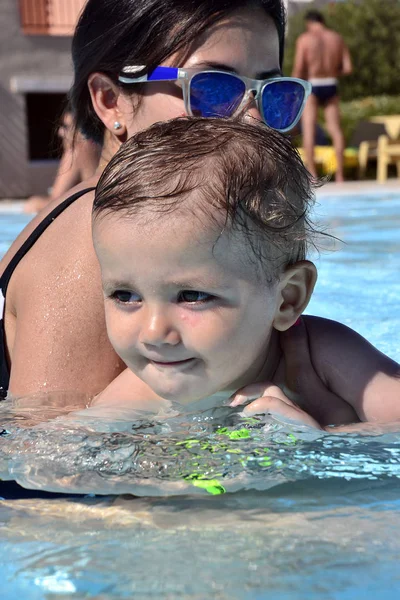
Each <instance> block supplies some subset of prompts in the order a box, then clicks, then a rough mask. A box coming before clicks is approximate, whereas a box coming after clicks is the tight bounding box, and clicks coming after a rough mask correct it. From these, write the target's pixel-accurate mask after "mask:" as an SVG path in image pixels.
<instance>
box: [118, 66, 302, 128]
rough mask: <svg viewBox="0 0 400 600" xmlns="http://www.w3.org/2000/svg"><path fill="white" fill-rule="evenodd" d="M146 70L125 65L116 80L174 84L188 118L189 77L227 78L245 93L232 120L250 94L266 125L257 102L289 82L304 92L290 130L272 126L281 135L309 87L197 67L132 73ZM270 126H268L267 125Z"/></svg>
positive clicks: (284, 79) (300, 111)
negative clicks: (240, 83) (270, 89)
mask: <svg viewBox="0 0 400 600" xmlns="http://www.w3.org/2000/svg"><path fill="white" fill-rule="evenodd" d="M144 69H146V67H145V66H143V65H142V66H135V65H131V66H126V67H124V68H123V69H122V72H121V74H120V75H119V77H118V81H119V82H120V83H124V84H128V85H129V84H134V83H152V82H158V83H159V82H161V81H176V82H177V83H178V84H179V85H180V86H181V88H182V94H183V102H184V105H185V110H186V113H187V114H188V115H190V116H193V112H192V109H191V104H190V86H191V81H192V79H193V77H194V76H195V75H197V74H199V73H204V74H207V73H220V74H222V75H231V76H233V77H236V78H237V79H240V80H241V81H243V83H244V84H245V86H246V91H245V93H244V95H243V99H242V101H241V102H240V104H239V106H238V107H237V109H236V110H235V111H234V113H233V114H232V115H231V116H232V117H233V116H234V115H236V114H237V113H239V112H240V111H241V110H242V109H243V108H244V106H245V105H246V103H247V102H248V101H249V99H250V97H251V94H254V96H253V98H254V100H255V102H256V104H257V108H258V111H259V113H260V115H261V117H262V120H263V122H264V123H265V124H266V125H268V123H267V122H266V120H265V116H264V110H263V106H262V103H261V98H262V94H263V91H264V90H265V88H267V87H268V86H270V85H272V84H274V83H275V82H283V81H289V82H293V83H298V84H300V85H301V86H302V88H303V89H304V98H303V102H302V105H301V108H300V109H299V112H298V115H297V117H296V119H295V120H294V121H293V123H291V125H290V127H286V128H284V129H277V128H275V127H272V129H276V130H277V131H280V132H281V133H286V132H288V131H290V130H291V129H293V128H294V127H295V126H296V125H297V123H298V122H299V120H300V118H301V115H302V113H303V110H304V106H305V104H306V102H307V98H308V97H309V95H310V94H311V91H312V85H311V83H310V82H309V81H305V80H304V79H298V78H296V77H271V78H269V79H251V78H250V77H244V76H242V75H238V74H237V73H232V72H231V71H222V70H219V69H200V68H187V69H185V68H177V67H156V68H155V69H154V70H153V71H152V72H151V73H150V74H149V73H146V74H145V75H142V76H139V77H138V76H137V75H136V74H137V73H138V72H140V71H143V70H144ZM268 127H270V125H268Z"/></svg>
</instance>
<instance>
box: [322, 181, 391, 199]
mask: <svg viewBox="0 0 400 600" xmlns="http://www.w3.org/2000/svg"><path fill="white" fill-rule="evenodd" d="M396 192H398V193H400V179H388V180H387V181H386V182H385V183H377V182H376V181H345V182H344V183H335V182H334V181H332V182H329V183H326V184H325V185H324V186H323V187H321V188H320V189H319V190H318V192H317V195H318V197H319V198H321V197H323V196H349V195H351V196H353V195H358V194H363V193H368V194H380V193H396Z"/></svg>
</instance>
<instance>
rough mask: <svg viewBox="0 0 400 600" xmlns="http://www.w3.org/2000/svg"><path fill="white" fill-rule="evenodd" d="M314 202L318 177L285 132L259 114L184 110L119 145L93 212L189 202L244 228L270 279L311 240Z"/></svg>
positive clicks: (151, 209)
mask: <svg viewBox="0 0 400 600" xmlns="http://www.w3.org/2000/svg"><path fill="white" fill-rule="evenodd" d="M194 198H195V203H193V199H194ZM313 202H314V185H313V180H312V178H311V176H310V174H309V173H308V171H307V170H306V168H305V167H304V165H303V163H302V161H301V158H300V156H299V154H298V152H297V150H296V149H295V148H294V147H293V146H292V143H291V142H290V139H289V138H288V137H285V136H284V135H282V134H281V133H278V132H276V131H274V130H272V129H269V128H268V127H266V126H265V125H263V124H261V123H260V122H258V121H254V123H249V122H244V121H243V119H240V120H239V119H209V118H207V119H206V118H200V117H184V118H179V119H174V120H171V121H167V122H163V123H156V124H155V125H153V126H152V127H150V128H149V129H147V130H145V131H142V132H140V133H138V134H136V135H135V136H133V137H132V138H130V139H129V140H128V141H127V142H125V144H123V145H122V146H121V148H120V149H119V151H118V152H117V153H116V154H115V155H114V157H113V158H112V159H111V161H110V163H109V164H108V165H107V167H106V169H105V170H104V172H103V174H102V176H101V178H100V180H99V183H98V185H97V188H96V194H95V200H94V205H93V217H94V219H97V218H102V217H103V216H105V215H107V214H117V213H118V214H119V215H120V216H121V217H122V218H123V217H132V218H133V217H135V218H140V216H141V215H142V216H143V214H146V217H148V216H149V215H151V214H154V213H156V214H161V215H165V214H167V213H172V212H173V211H177V210H184V209H186V210H187V211H188V218H194V217H198V216H200V215H201V216H206V217H208V218H211V219H213V220H214V221H215V223H216V224H217V226H218V227H219V231H221V232H222V231H238V230H239V231H241V232H243V234H244V235H245V236H246V238H247V241H248V242H249V248H250V249H251V252H249V257H251V258H253V259H255V261H254V260H253V263H255V264H256V265H258V266H260V265H261V266H262V269H263V272H264V273H267V274H268V277H269V279H271V277H272V278H273V277H274V276H276V275H277V274H278V273H280V272H281V270H282V269H283V268H285V267H286V266H289V265H291V264H294V263H296V262H298V261H300V260H304V259H305V258H306V255H307V250H308V247H309V245H310V244H314V238H315V233H316V231H315V228H314V226H313V224H312V223H311V220H310V217H309V213H310V209H311V207H312V205H313ZM221 224H222V227H221Z"/></svg>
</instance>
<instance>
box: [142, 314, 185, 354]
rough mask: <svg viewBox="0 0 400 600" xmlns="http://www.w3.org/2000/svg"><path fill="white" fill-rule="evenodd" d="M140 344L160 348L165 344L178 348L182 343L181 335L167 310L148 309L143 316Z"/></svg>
mask: <svg viewBox="0 0 400 600" xmlns="http://www.w3.org/2000/svg"><path fill="white" fill-rule="evenodd" d="M140 342H141V343H142V344H146V345H149V346H156V347H160V346H163V345H164V344H168V345H170V346H176V345H177V344H179V342H180V335H179V331H178V330H177V328H176V327H175V326H174V324H173V322H172V319H171V318H169V316H168V312H167V310H166V309H164V310H163V309H161V308H157V309H155V310H151V309H147V310H146V314H144V315H143V322H142V326H141V330H140Z"/></svg>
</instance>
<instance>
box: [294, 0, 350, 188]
mask: <svg viewBox="0 0 400 600" xmlns="http://www.w3.org/2000/svg"><path fill="white" fill-rule="evenodd" d="M305 20H306V32H305V33H303V34H302V35H301V36H300V37H299V38H298V40H297V44H296V55H295V61H294V67H293V77H300V78H302V79H308V81H310V83H311V84H312V86H313V90H312V94H311V96H310V98H309V100H308V101H307V104H306V107H305V110H304V113H303V117H302V129H303V147H304V153H305V162H306V165H307V168H308V170H309V171H310V173H311V174H312V175H313V176H314V177H315V176H316V175H317V170H316V166H315V160H314V146H315V130H316V124H317V118H318V107H319V106H322V107H323V109H324V116H325V124H326V129H327V130H328V133H329V135H330V136H331V138H332V143H333V146H334V148H335V153H336V158H337V171H336V181H338V182H340V181H343V180H344V175H343V153H344V136H343V132H342V128H341V125H340V107H339V95H338V78H339V77H340V76H341V75H349V74H350V73H351V72H352V64H351V58H350V53H349V50H348V48H347V46H346V44H345V43H344V40H343V38H342V36H341V35H339V34H338V33H336V32H335V31H332V30H331V29H328V28H327V27H326V26H325V22H324V17H323V16H322V14H321V13H320V12H318V11H316V10H311V11H309V12H308V13H307V14H306V17H305Z"/></svg>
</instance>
